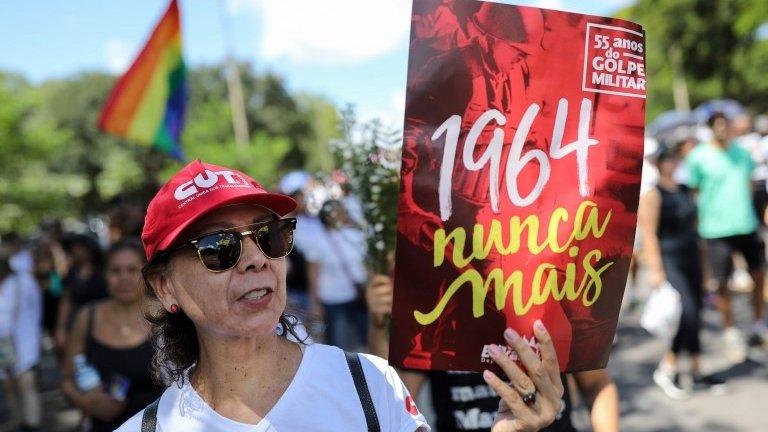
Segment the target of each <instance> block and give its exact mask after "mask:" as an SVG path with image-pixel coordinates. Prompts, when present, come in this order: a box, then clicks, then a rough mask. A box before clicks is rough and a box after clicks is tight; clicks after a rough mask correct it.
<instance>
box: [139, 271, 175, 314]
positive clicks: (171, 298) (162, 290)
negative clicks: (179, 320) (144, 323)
mask: <svg viewBox="0 0 768 432" xmlns="http://www.w3.org/2000/svg"><path fill="white" fill-rule="evenodd" d="M146 279H147V283H149V286H150V287H151V288H152V291H154V292H155V296H157V299H158V300H159V301H160V303H161V304H162V305H163V309H165V310H166V311H168V312H170V311H171V305H174V304H175V305H178V304H179V301H178V299H177V297H176V290H175V289H174V286H173V283H172V282H171V278H170V277H168V276H167V275H166V272H165V271H158V272H153V273H151V274H148V275H147V277H146Z"/></svg>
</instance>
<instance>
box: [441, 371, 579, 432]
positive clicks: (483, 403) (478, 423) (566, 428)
mask: <svg viewBox="0 0 768 432" xmlns="http://www.w3.org/2000/svg"><path fill="white" fill-rule="evenodd" d="M429 378H430V384H431V386H432V405H433V406H434V409H435V414H436V416H437V425H436V426H437V428H436V430H438V431H440V432H450V431H484V432H489V431H490V430H491V426H493V420H494V419H495V418H496V411H498V409H499V396H498V395H497V394H496V392H494V391H493V389H492V388H490V387H489V386H488V384H486V382H485V380H484V379H483V376H482V375H481V374H480V373H476V372H443V371H432V372H430V373H429ZM561 378H562V379H563V385H564V387H565V393H564V394H563V409H562V411H561V412H560V414H559V415H558V416H557V419H555V422H554V423H552V424H551V425H550V426H549V427H547V428H544V429H542V431H544V432H576V429H575V428H574V427H573V424H572V423H571V402H570V398H569V395H568V385H567V381H566V377H565V375H561Z"/></svg>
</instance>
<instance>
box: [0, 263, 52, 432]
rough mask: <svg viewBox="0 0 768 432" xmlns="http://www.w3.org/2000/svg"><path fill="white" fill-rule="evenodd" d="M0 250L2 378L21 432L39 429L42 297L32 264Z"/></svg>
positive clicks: (0, 355)
mask: <svg viewBox="0 0 768 432" xmlns="http://www.w3.org/2000/svg"><path fill="white" fill-rule="evenodd" d="M14 256H18V252H17V253H15V254H13V255H12V254H11V252H10V251H6V250H0V381H1V382H2V385H3V390H4V392H5V395H6V398H7V400H8V401H9V405H10V407H9V408H10V409H9V411H10V412H11V413H13V414H20V415H19V417H20V420H21V422H20V423H21V424H20V426H19V431H36V430H39V427H40V423H41V411H42V410H41V405H40V395H39V394H38V393H37V388H36V384H35V381H36V377H35V369H34V367H35V366H36V365H37V364H38V363H39V361H40V342H41V338H42V328H41V321H42V307H43V305H42V297H41V295H40V289H39V288H38V286H37V283H36V281H35V279H34V277H33V276H32V274H31V272H30V270H31V268H29V267H31V263H26V260H25V264H24V265H22V261H20V260H18V259H17V260H14V259H13V257H14Z"/></svg>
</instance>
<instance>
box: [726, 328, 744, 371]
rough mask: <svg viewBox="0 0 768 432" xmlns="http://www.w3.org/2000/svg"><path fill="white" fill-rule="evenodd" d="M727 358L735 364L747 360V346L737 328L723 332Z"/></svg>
mask: <svg viewBox="0 0 768 432" xmlns="http://www.w3.org/2000/svg"><path fill="white" fill-rule="evenodd" d="M723 345H724V347H725V357H726V358H727V359H728V360H730V361H731V362H733V363H741V362H743V361H744V360H746V359H747V344H746V343H745V342H744V338H743V337H742V336H741V332H740V331H739V329H737V328H736V327H728V328H726V329H725V331H723Z"/></svg>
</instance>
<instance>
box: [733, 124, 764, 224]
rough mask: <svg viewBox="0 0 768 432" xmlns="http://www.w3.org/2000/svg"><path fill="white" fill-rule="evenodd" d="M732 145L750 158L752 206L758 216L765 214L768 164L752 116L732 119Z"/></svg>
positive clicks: (760, 137)
mask: <svg viewBox="0 0 768 432" xmlns="http://www.w3.org/2000/svg"><path fill="white" fill-rule="evenodd" d="M731 124H732V126H731V129H732V132H731V133H732V136H733V137H734V138H733V143H734V144H736V145H738V146H740V147H742V148H744V150H746V151H748V152H749V155H750V156H752V162H754V165H755V168H754V169H753V170H752V176H751V179H752V204H753V205H754V206H755V212H757V214H758V215H762V214H763V213H765V209H766V205H768V193H767V192H766V188H765V182H766V180H768V163H766V156H767V155H766V152H765V148H764V147H763V145H762V138H763V137H762V135H761V134H760V133H759V132H758V131H757V130H756V128H754V127H753V122H752V116H750V115H749V114H748V113H743V114H740V115H738V116H736V117H734V119H733V121H732V122H731Z"/></svg>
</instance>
